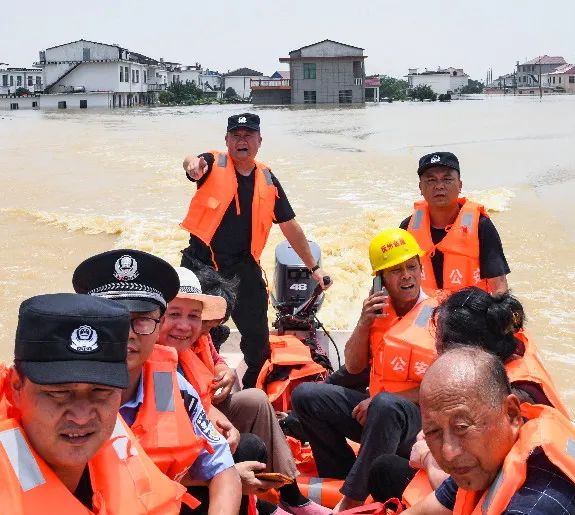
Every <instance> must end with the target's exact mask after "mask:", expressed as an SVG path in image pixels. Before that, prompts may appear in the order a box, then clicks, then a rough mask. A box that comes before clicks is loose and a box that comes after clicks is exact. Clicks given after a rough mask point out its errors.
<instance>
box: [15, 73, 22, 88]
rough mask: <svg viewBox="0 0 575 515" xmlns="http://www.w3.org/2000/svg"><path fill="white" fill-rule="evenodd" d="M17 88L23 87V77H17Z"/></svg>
mask: <svg viewBox="0 0 575 515" xmlns="http://www.w3.org/2000/svg"><path fill="white" fill-rule="evenodd" d="M16 86H22V75H18V76H17V77H16Z"/></svg>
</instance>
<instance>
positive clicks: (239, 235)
mask: <svg viewBox="0 0 575 515" xmlns="http://www.w3.org/2000/svg"><path fill="white" fill-rule="evenodd" d="M198 157H203V158H204V159H205V160H206V163H207V165H208V171H207V173H206V174H205V175H204V176H203V177H202V178H201V179H200V180H199V181H198V188H201V187H202V184H203V183H204V182H205V180H206V179H207V177H208V175H209V173H210V172H211V170H212V167H213V164H214V155H213V154H210V153H206V154H200V156H198ZM271 176H272V182H273V185H274V186H275V187H276V188H277V192H278V198H276V202H275V206H274V215H275V223H283V222H288V221H289V220H292V219H293V218H295V213H294V211H293V209H292V207H291V205H290V203H289V200H288V198H287V196H286V194H285V192H284V190H283V188H282V186H281V184H280V182H279V181H278V179H277V178H276V177H275V175H274V174H273V173H272V174H271ZM189 178H190V177H189V176H188V179H189ZM236 179H237V181H238V200H239V204H240V214H239V215H238V214H237V211H236V203H235V202H234V201H232V202H231V203H230V205H229V206H228V209H227V211H226V213H225V214H224V217H223V218H222V222H221V223H220V226H219V227H218V229H217V230H216V233H215V234H214V237H213V238H212V242H211V247H212V249H213V251H214V257H215V261H216V263H217V264H218V267H219V268H222V269H226V268H230V267H233V266H234V265H237V264H238V263H240V262H241V261H243V260H244V259H246V258H249V256H251V240H252V200H253V197H254V186H255V174H254V173H253V172H252V173H250V175H248V176H245V175H242V174H239V173H238V172H236ZM190 180H191V179H190ZM190 251H191V254H192V255H193V256H194V257H195V258H196V259H199V260H200V261H202V262H204V263H206V264H208V265H211V264H212V256H211V253H210V249H209V248H208V247H207V246H206V245H204V243H203V242H202V241H201V240H199V239H198V238H196V237H195V236H191V237H190V247H189V250H188V252H190Z"/></svg>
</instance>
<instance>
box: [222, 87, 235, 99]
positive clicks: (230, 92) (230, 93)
mask: <svg viewBox="0 0 575 515" xmlns="http://www.w3.org/2000/svg"><path fill="white" fill-rule="evenodd" d="M224 98H225V99H226V100H235V99H236V98H238V94H237V93H236V90H235V89H234V88H226V91H225V92H224Z"/></svg>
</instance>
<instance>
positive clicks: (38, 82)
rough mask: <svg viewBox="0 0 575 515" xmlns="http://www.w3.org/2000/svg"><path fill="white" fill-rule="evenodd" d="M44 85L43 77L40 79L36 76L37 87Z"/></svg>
mask: <svg viewBox="0 0 575 515" xmlns="http://www.w3.org/2000/svg"><path fill="white" fill-rule="evenodd" d="M41 85H42V77H40V76H39V75H36V86H41Z"/></svg>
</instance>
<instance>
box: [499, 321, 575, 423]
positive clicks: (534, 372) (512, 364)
mask: <svg viewBox="0 0 575 515" xmlns="http://www.w3.org/2000/svg"><path fill="white" fill-rule="evenodd" d="M515 336H516V337H517V338H518V339H519V340H520V341H521V342H522V343H523V345H524V347H525V353H524V354H523V356H522V357H521V358H517V359H514V360H512V361H509V362H507V363H506V364H505V370H506V371H507V376H508V377H509V382H510V383H511V384H513V383H516V382H520V381H526V382H529V383H534V384H537V385H539V387H540V388H541V389H542V390H543V393H544V394H545V396H546V397H547V399H548V400H549V402H550V403H551V404H552V405H553V407H554V408H555V409H557V410H558V411H560V412H561V413H562V414H563V415H564V416H565V417H567V418H571V415H570V414H569V410H568V409H567V406H565V404H564V403H563V401H562V400H561V397H560V396H559V394H558V393H557V388H556V387H555V384H554V383H553V379H551V375H550V374H549V372H547V370H546V369H545V367H544V366H543V363H542V362H541V358H540V357H539V353H538V352H537V346H536V345H535V343H533V342H531V341H530V340H529V337H528V335H527V333H526V332H525V331H523V330H521V331H518V332H517V333H515Z"/></svg>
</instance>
